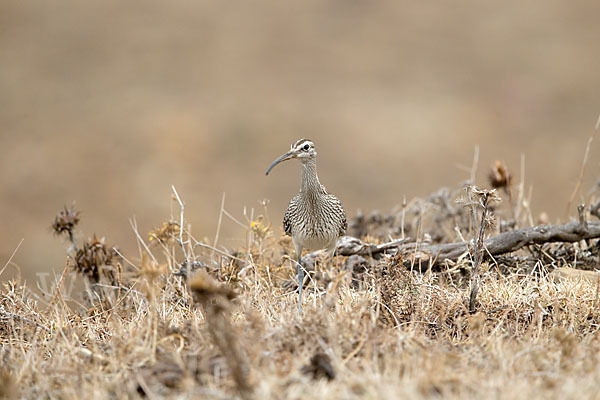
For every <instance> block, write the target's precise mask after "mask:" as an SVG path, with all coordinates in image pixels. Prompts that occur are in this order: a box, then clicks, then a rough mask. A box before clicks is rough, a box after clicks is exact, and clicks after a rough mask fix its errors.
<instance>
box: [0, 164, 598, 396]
mask: <svg viewBox="0 0 600 400" xmlns="http://www.w3.org/2000/svg"><path fill="white" fill-rule="evenodd" d="M495 168H496V169H495V172H494V173H493V174H491V175H490V185H491V186H494V187H495V188H496V190H499V191H502V192H501V193H500V194H502V193H508V192H510V190H511V189H510V186H511V185H512V179H511V178H510V175H509V173H508V170H507V169H506V168H505V167H502V168H500V167H498V164H497V165H496V167H495ZM495 193H496V192H494V191H488V190H483V191H482V190H476V189H474V188H470V189H468V191H467V192H464V190H463V189H459V190H456V191H454V192H453V191H450V190H448V189H443V190H440V191H439V192H437V193H434V194H433V195H431V196H429V197H428V198H425V199H415V200H413V201H411V202H409V203H407V204H405V205H403V206H402V207H400V208H399V209H398V210H394V211H393V212H392V213H389V214H382V213H372V214H370V215H368V216H364V215H360V214H359V215H358V216H356V217H355V218H354V219H353V220H352V223H351V227H350V231H349V234H350V235H352V236H355V238H346V239H345V241H346V247H344V246H342V248H341V249H340V255H338V256H336V257H335V259H334V262H333V265H332V266H324V265H322V261H321V259H320V257H319V256H318V254H311V255H308V256H307V258H308V261H309V263H310V265H312V271H311V273H310V284H309V287H308V290H307V292H306V297H305V309H304V314H303V315H302V316H299V315H298V312H297V304H296V301H297V296H296V295H295V292H294V290H295V284H294V282H293V280H292V279H293V276H294V274H293V271H294V267H293V263H292V262H291V261H290V260H289V255H290V254H292V246H291V242H290V240H289V239H288V238H287V237H283V236H282V232H281V230H280V229H279V228H278V227H273V226H272V224H271V223H270V221H269V220H268V217H267V214H266V212H265V213H263V214H262V215H255V214H254V213H253V212H248V213H245V217H246V221H245V222H240V221H239V220H237V219H234V218H233V216H231V214H229V213H228V212H227V211H225V210H224V208H223V210H222V214H223V215H224V216H226V217H228V218H229V219H230V220H232V221H234V223H237V224H243V225H244V226H246V227H247V242H246V243H247V245H246V246H244V247H243V248H240V249H235V250H231V249H225V248H223V247H220V246H218V244H217V239H218V234H217V235H216V238H215V241H214V242H213V244H212V245H210V244H207V243H208V241H207V240H203V241H199V240H197V239H196V238H194V236H193V235H192V232H191V227H190V226H189V224H187V221H186V220H185V213H184V202H183V201H182V199H181V198H180V197H179V194H178V193H177V192H176V191H175V190H174V205H175V206H179V209H180V213H179V214H178V215H172V216H170V218H169V219H168V221H167V222H165V223H163V224H162V225H160V224H159V226H160V227H159V228H156V229H154V230H153V231H151V232H149V233H148V234H147V235H146V234H143V233H140V232H138V230H137V227H136V225H135V223H132V226H133V227H134V233H135V237H136V238H137V240H138V242H139V248H140V252H139V254H138V255H123V254H120V253H119V251H118V249H116V248H108V247H106V245H105V244H104V241H103V240H101V239H97V238H96V237H95V236H93V237H92V239H89V240H87V241H84V242H83V244H81V245H79V244H78V243H77V241H76V239H75V238H76V237H77V236H78V235H76V234H75V230H76V228H77V223H78V222H79V219H80V217H81V216H80V214H79V213H78V212H77V211H75V210H73V209H71V208H65V210H64V211H61V213H59V215H57V217H56V219H55V222H54V224H53V227H54V229H55V231H56V233H57V234H59V235H64V237H65V238H66V240H67V257H68V262H67V265H66V267H65V270H64V273H63V275H62V276H61V277H60V278H58V279H57V284H56V285H55V288H54V290H53V292H52V293H49V294H48V295H49V296H48V297H40V296H39V295H38V294H36V293H35V292H34V291H32V289H31V288H30V286H29V285H26V284H24V283H23V282H20V281H9V282H5V283H4V284H3V287H2V289H1V291H0V341H1V344H2V346H1V348H0V360H2V364H1V365H2V367H1V368H0V377H2V380H1V381H0V397H2V396H3V397H7V398H11V397H17V396H18V397H23V398H63V399H73V398H81V397H82V396H86V397H94V398H163V397H173V396H178V397H179V398H207V399H209V398H210V399H215V398H244V399H254V398H256V399H265V398H276V399H296V398H297V399H299V398H332V399H335V398H344V399H352V398H429V397H448V398H465V397H469V398H483V397H485V398H488V397H497V398H498V397H500V398H547V397H553V398H574V397H577V398H591V397H594V396H596V394H597V382H598V379H599V378H600V369H598V367H597V365H598V361H599V359H600V344H599V342H598V340H597V337H598V333H599V329H598V327H599V326H600V304H599V302H600V297H599V296H600V295H599V293H600V283H599V281H598V276H597V273H596V272H593V271H594V270H595V269H596V267H597V265H598V263H599V257H600V254H599V253H600V252H599V246H598V239H597V236H596V237H594V236H593V235H587V236H585V237H582V238H579V237H575V238H574V240H572V241H569V242H564V241H539V242H525V243H523V245H522V246H520V247H519V248H515V249H514V251H512V250H511V251H508V252H505V253H504V254H502V255H498V256H497V255H494V254H492V253H491V252H490V251H489V247H490V243H492V242H490V240H493V238H494V237H498V235H502V234H506V233H510V232H514V231H516V230H518V229H532V228H531V224H530V222H531V221H533V215H531V212H530V211H529V210H528V209H527V208H526V206H524V205H523V204H526V201H527V200H526V199H525V198H524V196H523V190H517V191H515V190H514V188H513V194H512V196H515V199H513V200H510V201H508V200H506V198H511V197H505V198H504V199H502V200H499V199H498V201H496V202H492V201H491V200H492V199H494V196H496V194H495ZM517 193H518V194H517ZM592 210H593V208H592ZM579 215H580V218H579V220H578V221H575V222H572V224H575V225H573V226H574V227H575V228H574V232H575V233H577V232H579V233H578V234H581V232H590V231H593V229H596V228H594V227H595V226H596V225H597V222H594V221H591V220H589V219H590V210H589V208H585V207H583V208H580V209H579ZM588 220H589V221H588ZM276 226H278V225H276ZM577 227H578V228H577ZM546 229H550V228H546ZM146 238H147V239H146ZM359 239H360V240H359ZM579 239H581V240H579ZM390 243H392V244H391V245H390ZM451 243H462V245H463V246H464V248H463V250H462V251H461V253H460V255H459V256H458V257H455V258H448V259H445V260H444V261H443V262H441V260H439V254H438V257H436V255H435V254H431V253H429V254H430V256H429V258H426V257H421V256H419V254H424V253H425V251H424V250H426V249H427V248H428V247H427V246H435V245H439V246H443V245H448V244H451ZM215 245H216V246H215ZM344 249H346V250H347V251H346V252H344V251H343V250H344ZM348 249H350V250H348ZM352 249H354V250H352ZM438 260H439V262H438ZM307 265H309V264H307ZM581 270H587V271H581ZM474 272H476V273H474ZM72 274H76V276H77V279H78V280H81V281H84V282H86V285H85V287H84V288H83V289H82V291H83V292H68V291H66V290H65V286H64V285H63V282H64V280H65V276H67V275H72ZM473 278H475V279H476V281H475V280H474V279H473ZM473 282H475V283H473ZM473 285H475V286H476V289H475V290H473V287H474V286H473ZM46 298H48V299H49V300H45V299H46Z"/></svg>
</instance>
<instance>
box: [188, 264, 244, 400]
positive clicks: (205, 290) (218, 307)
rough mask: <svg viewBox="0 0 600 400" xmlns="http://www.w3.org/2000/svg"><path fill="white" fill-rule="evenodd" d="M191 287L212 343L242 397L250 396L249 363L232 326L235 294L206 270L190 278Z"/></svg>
mask: <svg viewBox="0 0 600 400" xmlns="http://www.w3.org/2000/svg"><path fill="white" fill-rule="evenodd" d="M190 289H191V290H192V292H193V293H194V295H195V297H196V299H197V300H198V302H199V303H200V305H201V306H202V308H203V309H204V312H205V315H206V322H207V328H208V330H209V332H210V335H211V337H212V340H213V342H214V344H215V345H216V346H217V348H218V349H219V351H220V352H221V353H222V354H223V356H224V357H225V360H226V362H227V366H228V367H229V371H230V372H231V376H232V378H233V380H234V382H235V385H236V389H237V391H238V393H239V394H240V396H241V397H242V398H244V399H250V398H252V392H253V390H252V386H251V385H250V383H249V381H248V363H247V361H246V358H245V356H244V354H243V353H242V349H241V346H240V343H239V338H238V336H237V331H236V330H235V329H234V327H233V326H232V325H231V300H232V299H233V298H234V297H235V296H236V293H235V292H234V291H233V289H231V288H230V287H229V286H227V285H223V284H220V283H219V282H217V281H216V280H215V279H213V278H212V277H211V276H210V275H209V274H208V272H206V271H205V270H202V271H200V272H199V273H198V274H197V275H196V277H194V278H193V279H192V280H191V281H190Z"/></svg>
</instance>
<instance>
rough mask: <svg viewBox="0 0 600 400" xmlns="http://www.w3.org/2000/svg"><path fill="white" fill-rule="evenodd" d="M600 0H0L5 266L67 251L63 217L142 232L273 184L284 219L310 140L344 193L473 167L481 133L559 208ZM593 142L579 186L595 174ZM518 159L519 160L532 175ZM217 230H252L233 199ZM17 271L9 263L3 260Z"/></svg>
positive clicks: (365, 193)
mask: <svg viewBox="0 0 600 400" xmlns="http://www.w3.org/2000/svg"><path fill="white" fill-rule="evenodd" d="M599 12H600V2H598V1H579V2H562V1H552V0H544V1H530V2H523V1H516V0H509V1H503V2H482V1H476V0H465V1H457V2H429V3H423V2H412V1H383V2H369V1H364V0H344V1H341V0H338V1H317V0H303V1H301V2H295V3H291V2H281V1H252V2H249V1H222V2H219V1H214V2H211V1H193V2H191V1H179V0H176V1H169V2H159V1H155V2H152V1H144V2H142V1H129V2H125V1H122V0H119V1H112V0H111V1H102V2H81V1H76V0H73V1H62V0H61V1H52V2H48V1H41V0H40V1H28V0H4V1H2V2H0V54H1V62H0V128H1V130H0V138H1V142H0V144H1V148H0V166H1V167H2V169H1V173H0V185H1V188H2V192H1V200H0V205H1V206H0V221H1V223H2V229H0V268H1V267H2V266H3V265H4V263H5V262H6V260H8V258H9V256H10V254H11V253H12V252H13V250H14V248H15V247H16V245H17V244H18V242H19V240H20V239H21V238H24V239H25V240H24V242H23V245H22V246H21V248H20V249H19V251H18V253H17V255H16V257H15V259H14V261H15V262H16V263H17V264H18V265H19V266H20V268H21V270H22V271H23V273H24V274H25V275H26V276H27V275H29V276H31V275H30V274H31V273H32V271H51V270H55V271H60V270H62V267H63V265H64V259H65V254H64V247H63V246H64V243H62V241H61V240H60V239H58V238H55V237H53V236H52V235H51V233H50V228H49V226H50V223H51V221H52V218H53V216H54V214H55V213H56V211H57V210H59V209H60V208H61V207H62V206H63V205H64V204H71V203H72V202H73V201H76V204H77V207H78V208H79V209H80V210H82V211H83V216H82V217H83V220H82V224H81V226H80V229H81V231H82V232H83V236H87V235H91V234H92V233H94V232H95V233H98V234H100V235H105V236H106V237H107V242H108V244H118V245H119V246H120V247H121V248H122V249H124V250H125V251H127V252H133V251H136V249H137V247H136V243H135V237H134V235H133V233H132V230H131V227H130V224H129V219H130V218H132V217H133V216H135V218H136V219H137V221H138V224H139V227H140V231H141V232H142V233H143V234H145V233H146V232H148V230H149V229H151V228H152V227H153V226H158V225H160V223H161V222H162V221H163V220H166V219H167V218H168V216H169V215H170V212H171V211H170V210H171V208H170V195H171V188H170V186H171V184H174V185H175V186H176V187H177V189H178V190H179V192H180V194H181V195H182V196H183V198H184V200H185V201H186V204H187V209H186V214H187V218H188V220H189V222H190V223H192V226H193V230H194V232H195V233H196V236H197V237H200V238H202V237H204V236H206V237H209V238H211V240H212V238H213V236H214V233H215V229H216V225H217V219H218V214H219V207H220V202H221V195H222V193H223V192H225V193H226V208H227V210H228V211H230V212H231V213H232V214H234V215H235V216H237V217H239V218H243V217H242V209H243V207H244V206H247V207H249V208H250V207H255V208H257V209H260V206H259V201H260V200H262V199H265V198H268V199H270V204H269V214H270V216H271V218H272V220H273V223H274V224H276V226H279V225H280V219H281V218H280V217H281V215H282V213H283V210H285V207H286V206H287V202H288V200H289V198H290V197H291V196H292V195H293V194H294V193H295V192H296V191H297V189H298V185H299V176H300V172H299V166H298V165H297V164H295V163H291V162H289V163H286V164H283V165H281V166H280V167H278V168H277V169H276V170H274V172H273V174H272V175H270V176H269V177H265V176H264V172H265V169H266V168H267V166H268V165H269V163H270V162H271V161H272V160H273V159H274V158H275V157H277V156H278V155H280V154H282V153H283V152H285V151H287V149H288V148H289V145H290V143H291V142H293V141H294V140H296V139H298V138H301V137H308V138H311V139H312V140H313V141H315V143H316V145H317V149H318V152H319V172H320V173H319V175H320V178H321V181H322V182H323V183H324V184H325V185H326V186H327V188H328V189H329V190H330V191H331V192H333V193H335V194H337V195H338V196H339V197H341V199H342V200H343V202H344V204H345V207H346V209H347V211H348V214H350V215H353V214H354V213H355V212H356V210H357V209H358V208H361V209H363V210H364V211H366V212H368V211H369V210H371V209H374V208H379V209H383V210H389V209H391V208H392V207H394V206H395V205H397V204H399V203H400V202H401V201H402V197H403V196H407V198H409V199H410V198H412V197H414V196H425V195H426V194H428V193H430V192H432V191H434V190H437V189H438V188H439V187H441V186H451V187H456V186H457V185H459V184H460V182H462V181H464V180H465V179H466V178H467V177H468V176H469V168H470V165H471V162H472V158H473V149H474V147H475V145H479V146H480V149H481V153H480V162H479V170H478V176H477V181H478V183H481V184H483V183H485V177H486V175H487V171H488V169H489V166H490V165H491V164H492V163H493V161H494V160H495V159H500V160H505V161H506V162H507V163H508V165H509V167H510V168H512V170H513V172H514V173H515V174H516V175H517V178H518V176H519V168H520V157H521V154H524V155H525V160H526V181H527V184H528V185H533V202H532V206H533V210H534V212H535V213H539V212H541V211H546V212H548V214H549V215H550V218H551V220H553V221H556V220H558V219H559V218H560V219H562V218H563V214H564V209H565V206H566V204H567V201H568V198H569V196H570V195H571V192H572V190H573V188H574V186H575V183H576V181H577V177H578V175H579V168H580V165H581V161H582V159H583V153H584V150H585V146H586V142H587V139H588V137H589V136H590V135H592V134H593V133H594V125H595V123H596V119H597V118H598V113H599V112H600V101H599V100H600V98H599V97H600V91H599V90H598V89H599V88H600V74H599V73H598V71H599V70H600V69H599V67H598V66H599V62H600V47H599V45H598V44H599V39H600V24H599V23H598V15H599ZM598 146H600V143H597V142H595V143H594V146H593V147H592V151H591V153H590V160H589V163H588V169H587V174H586V179H585V181H584V185H583V189H582V191H583V193H584V194H587V193H588V192H589V190H590V189H592V188H593V186H594V183H595V181H596V179H597V177H598V172H599V168H598V167H599V163H598V154H599V151H598ZM517 180H518V179H517ZM221 237H222V242H223V243H229V244H232V245H235V244H241V243H242V240H243V238H244V233H243V231H242V230H241V229H240V228H238V227H236V226H235V225H234V224H233V223H231V222H229V221H227V220H225V221H224V223H223V229H222V232H221ZM12 274H14V268H12V267H9V269H8V270H7V271H6V272H5V273H4V274H3V275H2V277H0V279H1V280H4V279H6V278H7V277H8V276H11V275H12Z"/></svg>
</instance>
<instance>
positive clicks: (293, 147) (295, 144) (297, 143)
mask: <svg viewBox="0 0 600 400" xmlns="http://www.w3.org/2000/svg"><path fill="white" fill-rule="evenodd" d="M304 142H310V143H312V140H310V139H300V140H298V141H296V143H294V144H293V145H292V149H295V148H296V147H298V146H301V145H303V144H304Z"/></svg>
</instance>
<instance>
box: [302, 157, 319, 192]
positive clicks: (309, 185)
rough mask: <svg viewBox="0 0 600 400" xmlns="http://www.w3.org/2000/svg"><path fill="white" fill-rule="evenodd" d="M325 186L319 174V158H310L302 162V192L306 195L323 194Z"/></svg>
mask: <svg viewBox="0 0 600 400" xmlns="http://www.w3.org/2000/svg"><path fill="white" fill-rule="evenodd" d="M323 192H325V188H324V187H323V186H322V185H321V182H319V177H318V176H317V160H316V159H310V160H306V161H303V162H302V187H301V188H300V193H302V194H306V195H312V194H317V193H319V194H323Z"/></svg>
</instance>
